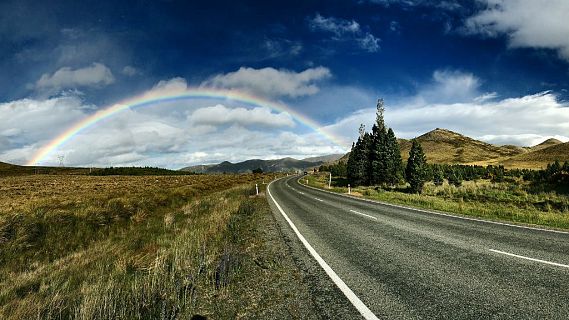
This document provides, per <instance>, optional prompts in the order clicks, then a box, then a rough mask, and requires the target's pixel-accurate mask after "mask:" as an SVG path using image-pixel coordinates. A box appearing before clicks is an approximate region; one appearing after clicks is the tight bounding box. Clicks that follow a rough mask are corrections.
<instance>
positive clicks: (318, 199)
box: [314, 198, 324, 202]
mask: <svg viewBox="0 0 569 320" xmlns="http://www.w3.org/2000/svg"><path fill="white" fill-rule="evenodd" d="M314 199H316V200H318V201H320V202H324V200H322V199H319V198H314Z"/></svg>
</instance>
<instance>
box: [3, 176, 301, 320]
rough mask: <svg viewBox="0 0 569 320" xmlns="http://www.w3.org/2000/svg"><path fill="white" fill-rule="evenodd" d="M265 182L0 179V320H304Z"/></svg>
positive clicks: (148, 178)
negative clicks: (279, 319)
mask: <svg viewBox="0 0 569 320" xmlns="http://www.w3.org/2000/svg"><path fill="white" fill-rule="evenodd" d="M273 178H274V175H268V174H265V175H253V174H248V175H216V176H207V175H194V176H167V177H164V176H108V177H93V176H86V175H22V176H11V177H4V178H0V319H36V318H38V319H46V318H47V319H68V318H79V319H140V318H142V319H180V318H182V319H189V318H191V317H192V316H194V315H198V314H199V315H203V316H207V317H211V318H214V319H219V318H258V317H261V318H266V317H275V316H277V315H278V316H280V317H283V315H284V317H285V318H286V317H293V318H302V317H305V316H307V317H309V316H310V314H311V312H312V311H311V306H310V299H309V296H308V293H307V292H305V291H304V289H303V285H302V284H301V282H302V279H301V277H300V275H299V274H298V271H297V270H296V269H295V266H294V263H293V262H292V261H291V258H290V257H288V253H287V251H286V246H285V245H284V244H283V243H282V239H281V238H280V235H279V234H278V231H276V229H275V228H276V227H275V225H274V221H273V220H272V219H273V218H272V214H271V212H270V208H269V207H268V204H267V202H266V200H265V198H264V196H263V195H262V194H261V196H255V195H254V185H255V183H259V184H260V186H261V191H263V190H264V185H263V184H262V183H261V182H262V181H265V182H268V181H270V180H272V179H273Z"/></svg>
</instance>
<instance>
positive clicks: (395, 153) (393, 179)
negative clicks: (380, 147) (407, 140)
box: [384, 128, 403, 185]
mask: <svg viewBox="0 0 569 320" xmlns="http://www.w3.org/2000/svg"><path fill="white" fill-rule="evenodd" d="M402 171H403V165H402V161H401V151H400V149H399V142H397V138H396V137H395V133H394V132H393V130H392V129H391V128H389V130H387V136H386V139H385V176H384V179H385V182H386V183H388V184H390V185H394V184H397V183H399V181H400V180H401V178H402Z"/></svg>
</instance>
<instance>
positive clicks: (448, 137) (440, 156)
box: [399, 128, 527, 164]
mask: <svg viewBox="0 0 569 320" xmlns="http://www.w3.org/2000/svg"><path fill="white" fill-rule="evenodd" d="M416 139H417V140H418V141H419V143H421V146H422V147H423V150H424V151H425V155H426V156H427V161H428V162H430V163H450V164H467V163H483V162H485V161H489V160H494V159H502V158H510V157H513V156H516V155H519V154H523V153H526V152H527V150H526V149H525V148H521V147H517V146H496V145H493V144H489V143H486V142H483V141H479V140H475V139H472V138H470V137H467V136H464V135H462V134H460V133H456V132H453V131H450V130H446V129H440V128H437V129H435V130H432V131H429V132H427V133H425V134H423V135H421V136H419V137H417V138H416ZM399 145H400V148H401V157H402V158H403V160H406V159H407V158H408V157H409V150H410V149H411V141H410V140H406V139H399Z"/></svg>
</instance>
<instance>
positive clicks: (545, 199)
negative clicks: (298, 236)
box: [308, 173, 569, 229]
mask: <svg viewBox="0 0 569 320" xmlns="http://www.w3.org/2000/svg"><path fill="white" fill-rule="evenodd" d="M308 182H309V185H311V186H314V187H318V188H326V189H327V185H328V184H327V173H324V174H318V175H310V176H308ZM343 182H345V181H343V180H342V179H338V180H333V182H332V183H333V184H332V189H331V190H330V191H333V192H338V193H347V192H348V189H347V187H344V185H345V184H344V183H343ZM530 190H531V188H530V186H529V185H525V184H523V183H521V182H503V183H492V182H490V181H488V180H478V181H465V182H463V184H462V186H460V187H456V186H453V185H449V184H448V183H447V182H445V183H444V184H443V185H442V186H435V185H434V184H433V183H427V184H426V185H425V188H424V190H423V193H422V194H411V193H408V192H407V189H406V186H399V187H396V188H393V189H387V190H385V189H383V188H376V187H357V188H353V189H352V195H354V196H358V197H365V198H368V199H374V200H378V201H384V202H388V203H394V204H400V205H406V206H413V207H418V208H423V209H429V210H437V211H443V212H448V213H453V214H462V215H468V216H475V217H480V218H484V219H490V220H500V221H509V222H515V223H522V224H531V225H540V226H546V227H551V228H557V229H569V196H567V195H565V194H558V193H556V192H555V191H550V192H536V193H533V192H530Z"/></svg>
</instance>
